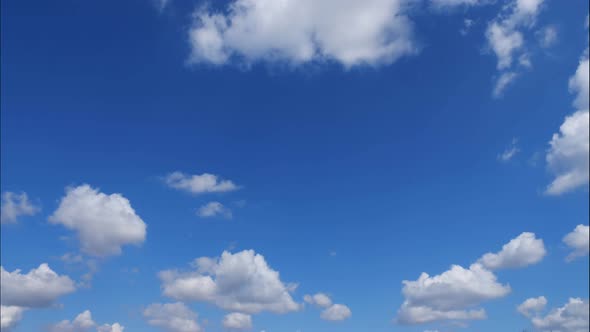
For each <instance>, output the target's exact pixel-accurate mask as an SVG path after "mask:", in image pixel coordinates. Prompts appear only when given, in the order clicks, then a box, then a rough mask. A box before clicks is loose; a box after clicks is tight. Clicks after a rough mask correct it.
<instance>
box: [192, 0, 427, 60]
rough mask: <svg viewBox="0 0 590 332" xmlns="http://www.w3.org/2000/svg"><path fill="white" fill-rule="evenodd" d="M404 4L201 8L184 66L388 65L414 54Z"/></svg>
mask: <svg viewBox="0 0 590 332" xmlns="http://www.w3.org/2000/svg"><path fill="white" fill-rule="evenodd" d="M406 2H407V1H405V0H367V1H356V0H346V1H341V0H327V1H314V0H286V1H274V0H234V1H232V2H230V3H229V5H228V7H227V8H226V10H225V11H224V12H215V11H213V10H211V9H209V8H208V7H202V8H200V9H198V10H197V11H196V12H195V13H194V23H193V27H192V28H191V29H190V32H189V36H190V37H189V38H190V44H191V47H192V53H191V56H190V58H189V62H190V63H193V64H196V63H209V64H215V65H223V64H227V63H230V62H231V61H232V59H235V58H238V59H239V60H241V61H244V62H246V63H253V62H257V61H282V62H288V63H291V64H294V65H298V64H303V63H307V62H312V61H324V60H332V61H336V62H338V63H340V64H342V65H343V66H344V67H346V68H349V67H352V66H356V65H371V66H377V65H381V64H390V63H392V62H394V61H396V60H397V59H398V58H400V57H402V56H404V55H408V54H412V53H415V52H416V47H415V45H414V42H413V41H412V23H411V22H410V20H409V19H408V18H407V17H406V16H405V15H404V13H403V7H404V4H405V3H406Z"/></svg>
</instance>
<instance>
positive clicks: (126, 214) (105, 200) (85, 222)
mask: <svg viewBox="0 0 590 332" xmlns="http://www.w3.org/2000/svg"><path fill="white" fill-rule="evenodd" d="M49 221H50V222H51V223H53V224H60V225H63V226H65V227H66V228H68V229H71V230H73V231H76V233H77V235H78V240H79V242H80V247H81V250H82V251H83V252H84V253H86V254H89V255H93V256H111V255H119V254H121V250H122V249H121V247H122V246H124V245H129V244H133V245H139V244H141V243H143V241H144V240H145V237H146V228H147V226H146V224H145V222H143V220H142V219H141V218H140V217H139V216H138V215H137V214H136V213H135V210H133V208H132V207H131V203H130V202H129V200H128V199H127V198H125V197H124V196H123V195H121V194H111V195H106V194H104V193H101V192H99V191H98V189H94V188H92V187H90V186H89V185H81V186H79V187H75V188H68V189H67V190H66V195H65V196H64V197H63V198H62V200H61V202H60V204H59V207H58V208H57V210H56V211H55V212H54V213H53V214H52V215H51V216H50V217H49Z"/></svg>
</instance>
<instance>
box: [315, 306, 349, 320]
mask: <svg viewBox="0 0 590 332" xmlns="http://www.w3.org/2000/svg"><path fill="white" fill-rule="evenodd" d="M350 316H352V311H350V308H348V307H347V306H345V305H344V304H332V305H331V306H329V307H327V308H326V309H324V311H322V313H321V314H320V317H321V318H322V319H324V320H329V321H341V320H345V319H348V318H350Z"/></svg>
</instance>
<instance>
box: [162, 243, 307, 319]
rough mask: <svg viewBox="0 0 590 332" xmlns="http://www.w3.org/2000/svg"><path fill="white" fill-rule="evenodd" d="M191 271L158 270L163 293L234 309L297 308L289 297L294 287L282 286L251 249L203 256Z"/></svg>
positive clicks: (273, 272) (266, 309)
mask: <svg viewBox="0 0 590 332" xmlns="http://www.w3.org/2000/svg"><path fill="white" fill-rule="evenodd" d="M195 264H196V266H197V269H196V271H194V272H185V273H183V272H178V271H175V270H167V271H162V272H160V274H159V276H160V279H161V280H162V290H163V293H164V295H166V296H168V297H171V298H174V299H176V300H180V301H203V302H209V303H213V304H215V305H217V306H218V307H220V308H222V309H225V310H229V311H236V312H244V313H250V314H252V313H258V312H261V311H270V312H274V313H286V312H289V311H296V310H299V308H300V305H299V304H297V303H295V302H294V301H293V299H292V298H291V295H290V292H292V291H293V290H294V286H292V285H285V284H284V283H283V282H282V281H281V280H280V277H279V272H277V271H275V270H273V269H272V268H271V267H270V266H268V264H267V263H266V261H265V259H264V257H263V256H262V255H260V254H256V253H255V252H254V251H253V250H245V251H242V252H238V253H235V254H232V253H229V252H227V251H225V252H223V254H222V255H221V258H220V259H216V258H208V257H203V258H200V259H197V260H196V261H195Z"/></svg>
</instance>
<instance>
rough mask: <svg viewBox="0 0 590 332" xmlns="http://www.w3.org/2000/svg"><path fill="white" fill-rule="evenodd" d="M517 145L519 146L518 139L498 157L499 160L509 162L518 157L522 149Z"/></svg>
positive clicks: (513, 140)
mask: <svg viewBox="0 0 590 332" xmlns="http://www.w3.org/2000/svg"><path fill="white" fill-rule="evenodd" d="M517 144H518V139H516V138H514V139H512V143H510V146H509V147H508V148H507V149H506V150H504V152H502V153H501V154H500V155H498V160H500V161H503V162H508V161H510V160H511V159H512V158H513V157H514V156H516V154H517V153H519V152H520V148H519V147H518V145H517Z"/></svg>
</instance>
